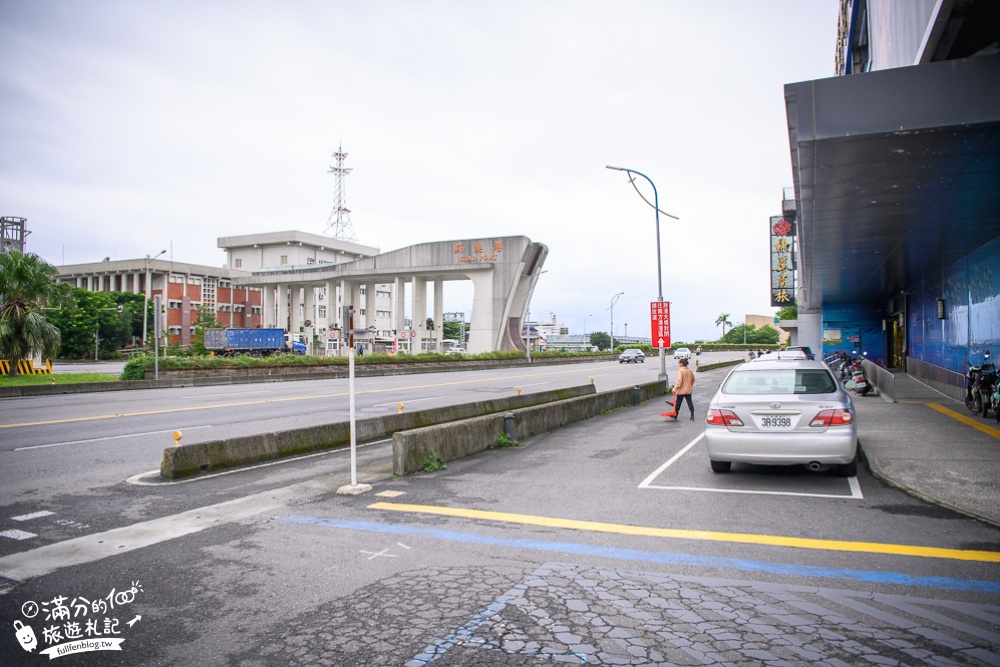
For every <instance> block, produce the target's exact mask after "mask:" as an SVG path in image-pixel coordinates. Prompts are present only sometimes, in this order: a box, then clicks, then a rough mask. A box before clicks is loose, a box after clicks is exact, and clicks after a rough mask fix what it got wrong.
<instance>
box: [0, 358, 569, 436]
mask: <svg viewBox="0 0 1000 667" xmlns="http://www.w3.org/2000/svg"><path fill="white" fill-rule="evenodd" d="M578 372H580V371H579V369H569V370H563V371H546V372H542V373H526V374H524V375H509V376H505V377H503V378H495V377H492V378H480V379H477V380H455V381H454V382H436V383H434V384H418V385H414V386H410V387H386V388H384V389H369V390H367V391H359V392H357V393H358V394H381V393H386V392H390V391H407V390H411V389H430V388H433V387H447V386H449V385H459V384H475V383H477V382H491V381H496V380H497V379H503V380H516V379H518V378H523V377H540V376H543V375H562V374H565V373H578ZM347 395H348V392H346V391H344V392H338V393H336V394H314V395H312V396H291V397H288V398H268V399H264V400H260V401H244V402H240V403H220V404H218V405H198V406H192V407H188V408H166V409H163V410H146V411H143V412H124V413H120V414H108V415H92V416H89V417H70V418H67V419H49V420H46V421H38V422H23V423H20V424H0V429H4V428H22V427H25V426H47V425H49V424H72V423H76V422H87V421H97V420H101V419H119V418H121V417H145V416H148V415H164V414H170V413H173V412H194V411H197V410H217V409H221V408H238V407H244V406H247V405H265V404H267V403H285V402H288V401H311V400H315V399H319V398H337V397H339V396H347Z"/></svg>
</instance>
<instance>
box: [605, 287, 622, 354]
mask: <svg viewBox="0 0 1000 667" xmlns="http://www.w3.org/2000/svg"><path fill="white" fill-rule="evenodd" d="M624 293H625V292H618V294H615V295H614V296H613V297H611V306H610V307H609V308H608V310H610V311H611V331H610V332H609V333H610V335H611V354H614V353H615V304H616V303H618V297H620V296H621V295H622V294H624Z"/></svg>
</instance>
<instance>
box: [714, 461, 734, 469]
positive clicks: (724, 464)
mask: <svg viewBox="0 0 1000 667" xmlns="http://www.w3.org/2000/svg"><path fill="white" fill-rule="evenodd" d="M711 464H712V472H729V469H730V468H732V467H733V464H732V463H731V462H730V461H711Z"/></svg>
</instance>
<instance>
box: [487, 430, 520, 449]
mask: <svg viewBox="0 0 1000 667" xmlns="http://www.w3.org/2000/svg"><path fill="white" fill-rule="evenodd" d="M507 447H517V440H515V439H514V438H512V437H510V436H509V435H507V433H506V432H504V431H500V435H499V436H497V441H496V442H495V443H493V444H492V445H490V447H489V449H505V448H507Z"/></svg>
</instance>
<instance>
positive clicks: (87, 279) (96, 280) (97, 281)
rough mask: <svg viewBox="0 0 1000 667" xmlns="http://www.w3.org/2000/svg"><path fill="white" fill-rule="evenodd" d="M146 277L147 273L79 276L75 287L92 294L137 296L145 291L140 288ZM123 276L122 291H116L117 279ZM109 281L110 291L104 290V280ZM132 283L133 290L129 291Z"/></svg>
mask: <svg viewBox="0 0 1000 667" xmlns="http://www.w3.org/2000/svg"><path fill="white" fill-rule="evenodd" d="M144 275H145V271H139V272H138V273H120V274H114V275H99V274H97V275H93V276H77V277H76V280H75V281H74V286H75V287H82V288H85V289H88V290H90V291H91V292H133V293H135V294H142V292H143V290H142V289H141V288H140V281H141V280H142V277H143V276H144ZM118 276H121V279H122V283H121V289H115V279H116V278H117V277H118ZM105 278H107V280H108V289H104V279H105ZM129 282H131V283H132V288H131V289H129V286H128V283H129Z"/></svg>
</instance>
